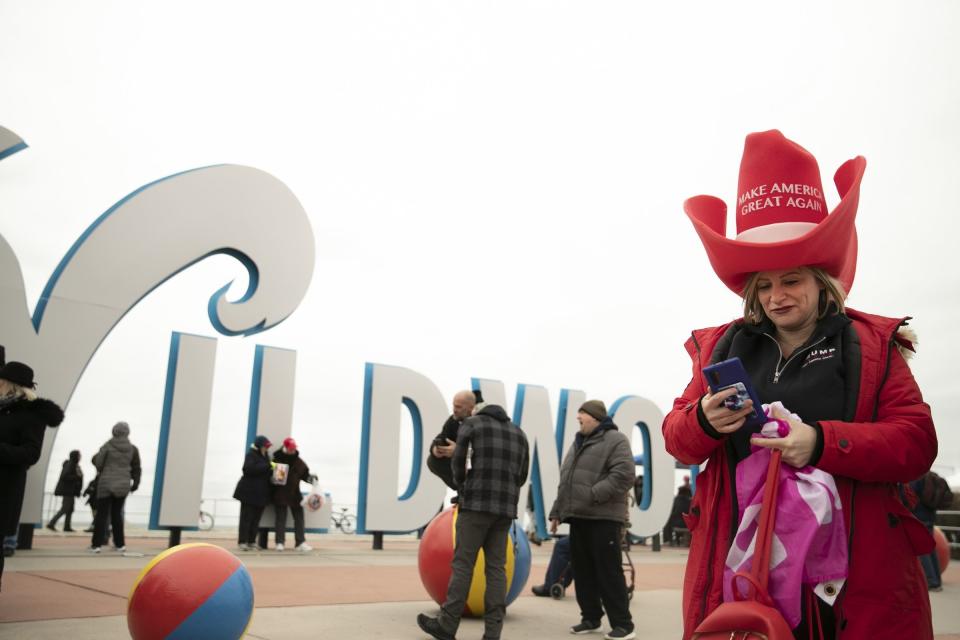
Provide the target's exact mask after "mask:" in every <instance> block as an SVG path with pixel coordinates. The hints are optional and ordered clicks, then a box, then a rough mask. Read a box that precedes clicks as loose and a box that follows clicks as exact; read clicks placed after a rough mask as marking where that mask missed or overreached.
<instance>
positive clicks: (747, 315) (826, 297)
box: [743, 267, 847, 324]
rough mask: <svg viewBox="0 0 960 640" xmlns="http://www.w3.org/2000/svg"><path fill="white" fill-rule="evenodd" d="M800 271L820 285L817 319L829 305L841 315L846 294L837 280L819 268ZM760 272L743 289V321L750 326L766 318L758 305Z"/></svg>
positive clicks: (760, 305)
mask: <svg viewBox="0 0 960 640" xmlns="http://www.w3.org/2000/svg"><path fill="white" fill-rule="evenodd" d="M800 270H801V271H806V272H808V273H810V274H812V275H813V277H814V278H815V279H816V281H817V284H819V285H820V303H819V307H818V309H817V319H818V320H819V319H820V318H822V317H824V316H825V315H827V312H828V311H829V309H830V303H831V302H832V303H834V304H835V305H836V307H837V309H836V311H837V313H843V311H844V301H846V299H847V292H846V291H845V290H844V288H843V285H842V284H841V283H840V281H839V280H837V279H836V278H834V277H833V276H831V275H830V274H829V273H827V272H826V271H824V270H823V269H821V268H820V267H800ZM759 279H760V272H756V273H754V274H752V275H751V276H750V277H749V278H748V279H747V284H746V286H745V287H744V288H743V319H744V321H745V322H749V323H751V324H760V323H761V322H763V319H764V318H766V317H767V316H766V314H765V313H764V312H763V305H762V304H760V291H759V288H758V280H759Z"/></svg>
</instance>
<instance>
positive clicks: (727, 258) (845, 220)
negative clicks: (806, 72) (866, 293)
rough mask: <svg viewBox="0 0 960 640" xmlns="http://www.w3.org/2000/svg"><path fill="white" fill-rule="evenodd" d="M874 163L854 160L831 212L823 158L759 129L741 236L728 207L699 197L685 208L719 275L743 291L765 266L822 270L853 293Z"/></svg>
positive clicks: (752, 141)
mask: <svg viewBox="0 0 960 640" xmlns="http://www.w3.org/2000/svg"><path fill="white" fill-rule="evenodd" d="M866 166H867V161H866V159H864V158H863V156H857V157H855V158H853V159H852V160H847V161H846V162H844V163H843V165H841V166H840V168H839V169H837V172H836V174H835V175H834V177H833V181H834V183H835V184H836V186H837V191H838V192H839V193H840V204H838V205H837V206H836V207H835V208H834V210H833V211H831V212H830V213H829V214H828V213H827V205H826V200H825V198H824V194H823V187H822V186H821V181H820V168H819V166H818V165H817V160H816V158H814V157H813V155H811V154H810V152H809V151H807V150H806V149H804V148H803V147H801V146H800V145H798V144H797V143H795V142H793V141H791V140H787V139H786V138H785V137H784V136H783V134H782V133H780V132H779V131H777V130H776V129H773V130H771V131H764V132H762V133H751V134H750V135H748V136H747V140H746V142H745V143H744V146H743V159H742V161H741V162H740V183H739V185H738V188H737V202H736V209H735V211H736V214H735V215H736V221H737V224H736V227H737V237H736V238H734V239H730V238H727V205H726V204H725V203H724V201H723V200H721V199H719V198H715V197H713V196H694V197H693V198H689V199H688V200H687V201H686V202H684V203H683V209H684V211H685V212H686V214H687V216H688V217H689V218H690V221H691V222H692V223H693V227H694V229H696V231H697V234H698V235H699V236H700V241H701V242H703V247H704V249H706V251H707V257H708V258H709V259H710V264H711V266H713V270H714V271H715V272H716V274H717V276H718V277H719V278H720V280H721V281H723V283H724V284H725V285H727V287H729V288H730V289H731V290H732V291H733V292H734V293H736V294H737V295H741V294H742V293H743V288H744V286H745V285H746V283H747V278H748V277H749V276H750V274H752V273H754V272H757V271H769V270H773V269H789V268H791V267H799V266H807V267H820V268H822V269H823V270H824V271H826V272H827V273H828V274H830V275H831V276H833V277H835V278H836V279H838V280H839V281H840V282H841V283H842V284H843V286H844V289H846V291H847V292H849V291H850V288H851V287H852V286H853V278H854V275H855V274H856V270H857V230H856V227H855V226H854V220H855V219H856V217H857V204H858V203H859V200H860V181H861V180H862V179H863V172H864V169H865V168H866Z"/></svg>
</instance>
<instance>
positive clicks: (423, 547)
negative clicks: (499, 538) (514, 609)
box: [417, 507, 531, 616]
mask: <svg viewBox="0 0 960 640" xmlns="http://www.w3.org/2000/svg"><path fill="white" fill-rule="evenodd" d="M456 521H457V509H456V507H451V508H450V509H447V510H445V511H442V512H441V513H439V514H437V516H436V517H435V518H434V519H433V520H431V521H430V524H429V525H427V529H426V530H425V531H424V532H423V538H422V539H421V540H420V550H419V552H418V554H417V565H418V568H419V569H420V581H421V582H423V587H424V588H425V589H426V590H427V593H428V594H430V597H431V598H433V600H434V602H436V603H437V604H443V602H444V601H445V600H446V599H447V584H448V583H449V582H450V574H451V573H452V571H453V570H452V568H451V564H452V563H453V550H454V548H455V547H456V544H457V541H456V536H457V523H456ZM530 559H531V558H530V543H529V542H528V541H527V537H526V536H525V535H524V533H523V529H522V528H521V527H520V524H519V523H518V522H517V521H516V520H514V522H513V524H512V525H511V526H510V535H509V537H508V538H507V605H509V604H510V603H511V602H513V601H514V600H516V599H517V596H519V595H520V593H521V592H522V591H523V588H524V586H525V585H526V584H527V578H528V577H530ZM483 571H484V562H483V549H481V550H480V552H479V553H478V554H477V562H476V564H475V565H474V568H473V579H472V580H471V582H470V592H469V593H468V595H467V604H466V606H465V607H464V611H463V613H464V615H467V616H482V615H483V592H484V590H485V589H486V578H485V576H484V573H483Z"/></svg>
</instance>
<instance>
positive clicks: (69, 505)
mask: <svg viewBox="0 0 960 640" xmlns="http://www.w3.org/2000/svg"><path fill="white" fill-rule="evenodd" d="M82 489H83V469H81V468H80V452H79V451H77V450H76V449H74V450H73V451H71V452H70V456H69V457H68V458H67V459H66V460H64V461H63V468H62V469H61V470H60V479H59V480H57V487H56V488H55V489H54V490H53V495H55V496H61V497H62V498H63V502H61V503H60V510H59V511H57V513H56V515H55V516H53V518H51V519H50V522H48V523H47V529H50V530H51V531H56V530H57V520H59V519H60V517H61V516H63V530H64V532H66V533H73V531H74V530H73V528H72V527H71V526H70V520H71V519H72V518H73V503H74V501H75V500H76V499H77V498H79V497H80V491H81V490H82Z"/></svg>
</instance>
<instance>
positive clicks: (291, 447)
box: [283, 438, 297, 451]
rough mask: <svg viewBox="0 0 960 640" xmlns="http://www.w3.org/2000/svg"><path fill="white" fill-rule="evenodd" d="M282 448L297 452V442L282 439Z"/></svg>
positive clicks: (290, 439) (291, 439)
mask: <svg viewBox="0 0 960 640" xmlns="http://www.w3.org/2000/svg"><path fill="white" fill-rule="evenodd" d="M283 448H284V449H289V450H290V451H296V450H297V441H296V440H294V439H293V438H284V439H283Z"/></svg>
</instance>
